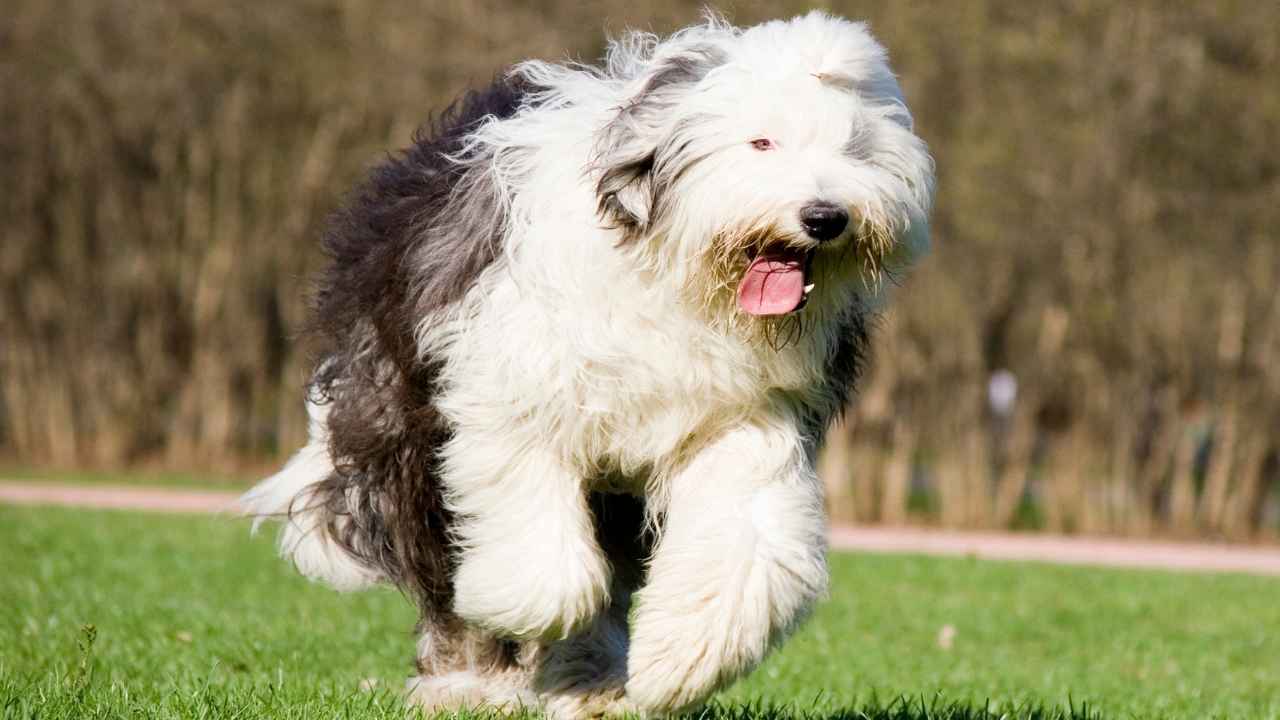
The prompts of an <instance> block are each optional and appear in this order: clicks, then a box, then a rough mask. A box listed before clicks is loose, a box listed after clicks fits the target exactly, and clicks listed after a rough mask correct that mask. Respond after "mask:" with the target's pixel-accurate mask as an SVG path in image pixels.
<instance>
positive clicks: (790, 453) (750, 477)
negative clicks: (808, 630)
mask: <svg viewBox="0 0 1280 720" xmlns="http://www.w3.org/2000/svg"><path fill="white" fill-rule="evenodd" d="M669 502H670V504H669V506H668V508H667V510H666V514H665V521H664V523H663V528H662V536H661V540H660V542H659V545H658V548H657V551H656V552H655V554H654V557H653V560H652V564H651V565H650V568H649V578H648V583H647V584H646V585H645V587H644V588H643V589H641V590H640V592H639V594H638V597H637V605H638V610H637V611H636V615H635V617H634V620H633V624H632V632H631V647H630V651H629V654H628V657H627V673H628V680H627V696H628V699H630V700H631V701H632V702H633V703H635V704H636V706H638V707H639V708H640V709H642V710H644V711H646V712H648V713H667V712H674V711H677V710H680V709H682V708H687V707H689V706H691V705H694V704H696V703H699V702H701V701H702V700H704V699H706V697H707V696H708V695H710V694H711V693H712V692H714V691H715V690H716V689H717V688H719V687H721V686H723V685H724V684H726V683H728V682H730V681H731V680H733V679H734V678H735V677H737V676H738V675H741V674H742V673H744V672H746V671H748V670H750V669H751V668H753V667H754V666H755V665H756V664H757V663H758V662H759V661H760V659H761V658H762V657H764V655H765V653H766V652H768V650H769V647H770V645H771V644H772V643H773V642H774V641H776V640H777V639H779V637H781V636H782V635H784V634H786V632H787V631H788V630H789V629H791V628H792V627H793V626H794V625H795V624H796V623H797V622H798V620H799V619H800V618H801V617H802V615H803V614H804V612H805V610H806V609H807V608H808V607H809V606H810V605H811V604H812V602H813V601H814V599H815V598H817V597H818V596H819V595H820V594H821V593H822V592H823V590H824V589H825V587H826V581H827V569H826V520H825V515H824V512H823V505H822V489H821V485H820V483H819V482H818V480H817V477H816V475H815V474H814V471H813V467H812V461H811V460H810V457H809V454H808V453H807V452H806V451H805V449H804V446H803V443H802V442H801V440H800V434H799V433H798V432H796V431H795V430H794V429H793V428H788V427H785V426H781V425H774V426H768V425H764V424H762V425H760V426H755V427H746V428H742V429H740V430H737V431H734V432H732V433H730V434H729V435H728V436H726V437H724V438H722V439H721V440H720V441H719V442H717V443H716V444H714V445H713V446H712V447H710V448H708V449H706V450H704V451H703V452H701V453H700V454H699V455H698V456H697V457H696V458H695V459H694V460H693V461H692V462H691V463H690V464H689V466H688V467H687V469H686V470H684V471H683V472H681V473H680V474H679V475H678V476H676V477H674V478H672V485H671V488H670V501H669Z"/></svg>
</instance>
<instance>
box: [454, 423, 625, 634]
mask: <svg viewBox="0 0 1280 720" xmlns="http://www.w3.org/2000/svg"><path fill="white" fill-rule="evenodd" d="M538 440H540V438H536V439H535V438H529V437H524V436H515V433H512V432H510V431H507V430H500V431H499V432H493V431H491V430H488V431H484V432H481V431H479V430H477V429H474V428H468V427H459V428H458V429H457V431H456V434H455V437H454V439H453V440H452V441H450V442H449V443H448V444H447V445H446V448H445V453H444V460H445V462H444V468H445V471H444V474H443V479H444V486H445V491H446V493H445V498H446V503H447V504H448V505H449V509H450V510H452V511H453V513H454V518H455V525H454V528H453V531H454V536H455V538H456V539H457V542H458V548H459V555H458V565H457V573H456V575H455V576H454V604H453V611H454V612H455V613H456V614H457V615H459V616H461V617H462V618H464V619H466V620H468V621H470V622H472V623H474V624H476V625H478V626H480V627H484V628H487V629H489V630H491V631H494V632H495V633H497V634H500V635H505V636H510V637H516V638H521V639H539V640H544V641H552V640H558V639H561V638H564V637H568V636H569V635H572V634H573V633H574V632H575V631H576V630H578V629H580V628H583V627H585V626H586V625H587V624H588V623H589V622H590V621H591V619H592V618H593V617H594V616H595V614H596V613H597V612H598V611H599V610H600V609H601V608H602V607H604V606H605V605H606V604H607V603H608V599H609V578H610V569H609V563H608V561H607V560H606V559H605V557H604V554H603V552H601V550H600V546H599V543H598V542H597V541H596V538H595V535H594V524H593V519H592V516H591V511H590V509H589V508H588V507H587V498H586V491H585V489H584V487H583V485H584V483H583V480H582V478H581V477H578V476H577V475H575V474H574V473H573V472H571V471H570V470H569V469H568V468H566V467H565V465H564V464H563V463H562V462H559V461H558V460H557V459H556V458H554V457H552V456H551V455H550V454H549V453H547V452H546V451H545V450H544V449H543V448H542V447H540V446H539V445H538V444H537V441H538Z"/></svg>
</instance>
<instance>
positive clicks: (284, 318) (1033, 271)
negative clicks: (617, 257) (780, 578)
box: [0, 0, 1280, 537]
mask: <svg viewBox="0 0 1280 720" xmlns="http://www.w3.org/2000/svg"><path fill="white" fill-rule="evenodd" d="M699 6H700V3H697V2H678V1H676V0H659V1H658V2H653V3H647V4H639V3H626V2H614V1H609V2H605V1H599V2H565V1H562V0H528V1H519V0H514V1H511V2H503V3H498V2H462V1H461V0H438V1H437V0H419V1H416V2H414V1H410V0H385V1H381V0H292V1H291V2H283V3H258V2H248V1H246V0H230V1H220V2H213V1H212V0H174V1H173V2H168V3H156V2H144V1H142V0H111V1H108V0H79V1H77V2H70V1H68V0H10V2H9V3H7V5H6V10H5V12H4V14H3V17H0V166H2V167H3V171H2V172H0V179H2V182H3V185H2V186H0V457H2V458H3V459H4V462H5V463H6V464H8V465H10V466H13V465H23V466H28V467H47V468H53V467H135V466H139V465H149V466H165V467H176V468H185V469H192V468H218V469H221V470H224V471H227V470H236V469H240V470H247V469H251V468H254V467H256V466H258V465H262V464H265V463H267V462H269V461H274V460H276V459H278V458H280V457H282V456H284V455H287V454H288V453H289V452H290V451H291V450H292V449H293V448H294V447H295V446H297V445H298V444H300V442H301V441H302V438H303V435H304V432H305V427H304V420H303V415H302V411H301V407H300V387H301V385H302V383H303V382H304V380H305V378H306V370H307V367H308V364H309V359H308V356H307V351H306V348H305V347H303V346H302V345H301V344H300V343H298V342H296V335H297V333H298V331H299V329H300V327H301V324H302V320H303V317H304V311H305V302H304V298H305V295H306V290H307V277H308V276H309V274H310V273H312V272H313V271H314V270H315V269H316V268H317V267H318V265H319V263H320V262H321V257H320V255H319V252H318V248H317V243H316V238H317V235H318V231H319V227H320V226H321V223H322V222H323V219H324V216H325V215H326V213H327V212H328V211H330V210H331V209H332V208H333V207H334V205H335V203H336V202H337V201H338V198H339V197H340V195H341V193H342V192H344V191H345V190H347V189H348V188H349V187H350V185H351V183H352V182H354V181H355V179H356V178H357V177H358V176H359V175H360V173H361V172H362V170H364V169H365V168H367V167H368V166H369V165H370V164H371V163H373V162H376V161H377V159H378V158H379V157H381V156H382V154H383V153H385V152H387V151H389V150H393V149H395V148H398V147H402V146H404V145H406V144H407V143H408V142H409V136H410V133H411V132H412V130H413V129H414V128H415V127H416V126H417V125H418V124H419V123H421V122H422V121H423V120H424V119H425V118H426V117H427V115H428V114H429V113H430V112H431V111H432V110H433V109H439V108H440V107H442V105H443V104H444V103H446V102H447V101H448V99H449V98H451V97H452V96H454V95H455V94H457V93H458V92H459V91H461V90H462V89H464V88H466V87H468V86H475V85H480V84H482V83H484V82H486V81H487V80H488V79H489V78H491V77H492V76H493V74H494V73H495V72H497V71H499V69H500V68H501V67H503V66H504V65H506V64H509V63H511V62H513V61H516V60H519V59H522V58H525V57H545V58H553V59H555V58H565V57H572V58H577V59H584V60H593V59H595V58H597V57H598V56H599V55H600V53H601V52H602V49H603V37H604V35H605V33H606V32H612V33H615V34H616V33H618V32H620V31H621V30H622V29H623V28H625V27H641V28H648V29H653V30H656V31H659V32H665V31H668V30H671V29H673V28H676V27H679V26H681V25H685V24H688V23H690V22H693V21H695V20H696V19H697V17H698V13H699ZM819 6H820V7H824V8H826V9H829V10H831V11H833V12H836V13H839V14H843V15H846V16H849V17H854V18H861V19H866V20H868V21H870V23H871V26H872V30H873V31H874V32H875V33H876V34H877V35H878V36H879V37H880V39H881V40H882V41H883V42H884V43H885V44H886V45H887V46H888V47H889V49H890V53H891V56H892V58H893V62H894V64H895V68H896V69H897V71H898V72H899V74H900V75H901V78H902V82H903V86H904V88H905V90H906V93H907V96H908V99H909V100H910V102H911V105H912V108H913V110H914V112H915V115H916V120H917V127H918V131H919V132H920V133H921V134H922V135H923V136H924V137H925V139H926V140H928V141H929V143H930V145H931V147H932V148H933V151H934V153H935V156H936V158H937V161H938V170H939V184H938V187H939V195H938V204H937V212H936V215H935V218H934V241H935V250H934V252H933V254H932V255H931V256H930V257H929V258H928V259H927V260H926V261H925V262H924V263H923V264H922V265H921V266H920V267H919V268H918V269H917V271H916V272H915V273H914V274H913V275H912V276H910V277H909V278H908V279H907V280H906V281H905V283H904V287H903V288H902V289H901V291H899V292H898V293H897V299H896V302H895V305H894V307H893V309H892V310H891V311H890V312H888V313H887V314H886V315H885V317H884V318H883V319H882V321H881V323H880V328H879V332H878V338H877V351H876V362H875V367H874V369H873V370H872V372H871V373H870V375H869V377H868V378H867V380H866V382H865V383H864V385H863V388H862V393H861V397H860V398H859V399H858V400H857V401H856V403H855V405H854V408H853V410H852V411H851V412H850V413H849V416H848V418H847V420H846V423H845V424H844V425H842V426H840V427H839V428H837V431H836V433H835V434H834V435H833V439H832V442H831V444H830V447H829V448H828V452H827V453H826V456H825V457H824V461H823V468H822V469H823V473H824V477H825V478H826V481H827V483H828V485H829V487H830V490H831V504H832V508H833V510H834V511H835V513H836V514H837V515H838V516H839V517H842V518H845V519H852V520H858V521H863V522H891V523H896V522H909V521H929V522H937V523H941V524H945V525H948V526H973V527H986V526H992V527H1045V528H1049V529H1053V530H1059V531H1074V532H1108V533H1153V532H1158V533H1175V534H1190V533H1201V534H1209V535H1222V536H1229V537H1256V536H1258V535H1260V534H1262V535H1265V534H1268V533H1274V532H1275V528H1276V526H1277V524H1280V517H1278V516H1280V508H1278V505H1280V498H1278V497H1277V496H1278V495H1280V455H1278V453H1280V432H1277V430H1278V429H1280V293H1277V292H1276V289H1277V286H1278V285H1280V248H1278V247H1277V230H1276V228H1277V227H1280V149H1278V147H1280V82H1277V81H1276V79H1275V74H1274V68H1276V67H1280V51H1278V45H1280V33H1277V32H1276V28H1280V4H1277V3H1273V2H1255V1H1253V0H1242V1H1239V2H1235V1H1232V0H1203V1H1201V2H1187V3H1155V2H1150V3H1148V2H1135V3H1122V4H1117V3H1111V2H1102V1H1100V0H1075V1H1066V0H1062V1H1059V2H1036V3H1024V2H1019V1H1017V0H965V2H955V3H934V2H905V1H904V2H896V3H878V2H853V1H850V2H832V3H821V4H820V5H819ZM808 7H811V5H808V4H805V3H800V2H790V1H788V2H772V3H761V2H736V3H734V4H733V5H732V6H727V7H724V8H723V9H724V10H726V11H727V12H728V13H729V15H730V17H731V18H732V19H733V20H734V21H736V22H738V23H742V24H746V23H752V22H756V21H758V20H761V19H764V18H768V17H778V16H785V15H789V14H793V13H796V12H800V11H803V10H805V9H807V8H808Z"/></svg>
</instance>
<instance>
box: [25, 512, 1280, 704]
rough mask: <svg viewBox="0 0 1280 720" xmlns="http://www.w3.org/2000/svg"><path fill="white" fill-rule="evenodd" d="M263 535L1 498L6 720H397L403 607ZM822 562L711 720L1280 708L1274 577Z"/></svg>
mask: <svg viewBox="0 0 1280 720" xmlns="http://www.w3.org/2000/svg"><path fill="white" fill-rule="evenodd" d="M269 535H270V533H264V536H263V537H258V538H250V537H249V536H248V531H247V525H246V524H245V523H244V522H241V521H239V520H229V519H225V518H212V517H166V516H154V515H139V514H131V513H114V512H88V511H80V510H62V509H43V508H39V509H36V508H11V507H0V563H2V564H3V573H0V717H2V718H40V719H41V720H44V719H45V718H66V719H68V720H70V719H72V718H74V719H76V720H79V719H80V718H117V717H120V718H175V719H179V718H180V719H182V720H189V719H195V718H214V719H220V718H245V719H251V718H325V719H328V718H353V719H354V718H403V717H404V709H403V706H402V705H401V704H400V703H399V701H398V700H397V699H396V696H395V690H396V689H398V688H399V687H400V686H401V683H402V681H403V678H404V677H405V676H406V675H407V673H408V670H409V662H410V657H411V653H412V648H413V637H412V635H411V634H410V628H411V627H412V624H413V616H412V613H411V611H410V609H409V607H408V605H407V603H406V602H405V601H404V600H402V599H401V598H400V597H399V596H398V595H397V594H396V593H394V592H390V591H382V592H368V593H359V594H353V595H339V594H336V593H333V592H331V591H329V590H326V589H325V588H322V587H318V586H314V585H309V584H307V583H306V582H305V581H303V580H301V579H299V578H298V577H296V576H295V575H294V574H293V573H292V571H291V569H290V568H288V567H287V566H286V565H285V563H283V562H281V561H279V560H277V559H276V558H275V556H274V554H273V551H272V547H271V539H270V537H268V536H269ZM832 570H833V574H834V582H833V586H832V593H831V598H830V600H828V601H827V602H826V603H824V604H823V605H822V607H821V609H820V610H819V611H818V612H817V614H816V616H815V617H814V618H813V620H812V622H810V623H809V624H808V625H807V626H806V627H805V629H804V630H803V631H801V632H800V633H799V635H798V636H797V637H796V638H795V639H794V640H793V641H792V642H791V643H789V644H788V645H787V646H786V647H785V649H784V650H783V651H782V652H779V653H777V654H776V655H774V656H773V657H772V658H771V659H770V660H769V661H768V662H767V663H766V664H765V665H764V666H763V667H762V668H761V669H760V670H759V671H757V672H756V673H755V674H754V675H752V676H751V677H750V678H748V679H746V680H745V681H743V682H740V683H739V684H738V685H736V686H734V687H733V688H731V689H730V690H728V691H727V692H725V693H724V694H723V695H722V696H721V697H720V698H719V699H718V701H717V703H716V705H715V706H713V709H712V712H711V713H710V715H711V716H712V717H715V718H724V719H725V720H730V719H733V720H762V719H765V718H769V719H774V718H778V717H792V716H796V717H798V716H804V717H809V718H814V720H827V719H830V720H837V719H839V720H856V719H857V718H863V717H867V718H894V719H895V720H925V719H926V718H929V719H933V718H937V719H940V720H945V719H947V718H951V719H952V720H961V719H968V718H992V719H994V718H997V717H1001V716H1006V717H1027V718H1044V719H1046V720H1047V719H1048V718H1059V717H1063V718H1065V717H1076V718H1084V717H1086V716H1087V717H1097V718H1133V717H1137V718H1157V717H1159V718H1166V717H1168V718H1197V719H1199V718H1207V717H1224V718H1227V717H1229V718H1280V580H1277V579H1274V578H1272V579H1267V578H1254V577H1246V576H1234V575H1177V574H1169V573H1161V572H1134V571H1119V570H1097V569H1082V568H1066V567H1052V566H1043V565H1032V564H1014V563H996V562H983V561H975V560H963V559H961V560H957V559H930V558H922V557H885V556H862V555H848V554H841V555H836V556H835V557H833V558H832ZM87 625H92V627H93V630H92V631H90V630H87V629H86V628H85V626H87ZM944 627H950V628H952V629H953V633H952V631H947V632H944V631H943V628H944ZM91 635H92V636H93V637H92V639H91V638H90V636H91ZM942 635H953V636H952V638H951V642H950V647H949V648H944V647H942V645H946V644H947V643H945V642H944V643H940V642H939V640H940V636H942ZM370 679H376V689H375V690H373V691H364V690H361V689H360V686H361V684H362V682H363V683H365V684H366V685H367V684H369V681H370ZM1086 705H1087V708H1088V711H1087V712H1085V711H1082V710H1081V708H1082V706H1086ZM1069 707H1074V711H1072V710H1069V709H1068V708H1069ZM987 709H989V710H990V711H991V713H990V714H987V713H986V712H985V710H987Z"/></svg>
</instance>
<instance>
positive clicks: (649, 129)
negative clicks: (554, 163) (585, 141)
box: [594, 45, 725, 236]
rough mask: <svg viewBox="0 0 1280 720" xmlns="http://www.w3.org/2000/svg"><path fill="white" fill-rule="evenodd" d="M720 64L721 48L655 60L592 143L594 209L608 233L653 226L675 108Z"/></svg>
mask: <svg viewBox="0 0 1280 720" xmlns="http://www.w3.org/2000/svg"><path fill="white" fill-rule="evenodd" d="M724 61H725V55H724V53H723V51H722V50H720V49H719V48H717V47H714V46H711V45H694V46H689V47H684V48H679V49H674V50H673V51H671V52H667V53H665V54H663V55H661V56H657V57H654V58H653V59H652V60H651V61H650V62H648V63H647V67H645V69H644V70H642V71H641V72H639V73H638V74H637V76H636V80H635V84H636V85H638V86H639V89H638V90H637V91H635V92H634V93H633V94H632V95H631V97H630V99H629V100H628V101H627V102H626V104H624V105H623V106H622V107H620V108H619V109H618V113H617V115H616V116H614V118H613V119H612V120H611V121H610V122H609V123H608V124H607V125H606V126H605V127H604V128H603V129H602V130H601V131H600V134H599V136H598V140H597V143H596V148H597V149H596V158H595V163H594V167H595V169H596V171H597V173H598V175H597V178H598V179H597V181H596V199H597V204H598V205H597V207H598V210H599V213H600V216H601V217H602V218H603V219H604V220H605V221H606V222H608V223H609V224H610V226H611V227H616V228H620V229H622V230H624V231H625V232H626V234H627V235H628V236H635V235H638V234H640V233H642V232H644V231H645V230H646V229H648V228H649V227H651V226H652V225H653V224H654V221H655V220H656V217H655V211H656V208H658V207H659V205H660V195H661V193H662V182H661V172H659V169H660V165H662V163H663V162H664V160H665V158H664V152H663V150H664V146H665V145H666V144H667V139H668V138H670V137H671V134H672V132H673V129H674V128H675V127H677V126H678V124H679V122H680V112H679V109H678V107H677V106H678V105H679V104H680V102H681V100H682V99H683V98H684V97H685V96H686V95H687V94H688V93H689V92H690V91H692V90H693V89H694V87H695V86H696V85H697V83H698V82H699V81H701V80H702V79H703V78H705V77H706V76H707V73H709V72H710V71H711V70H712V69H713V68H715V67H716V66H717V65H720V64H722V63H724Z"/></svg>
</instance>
